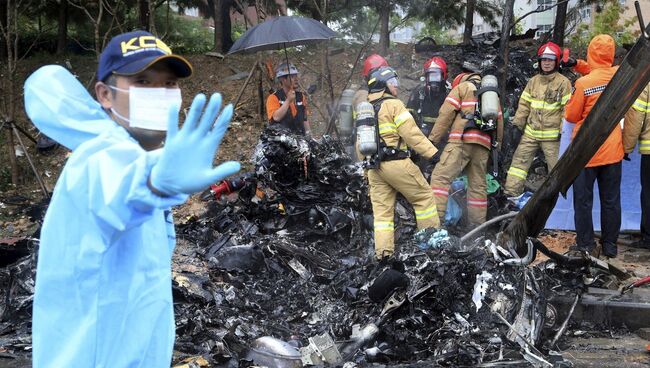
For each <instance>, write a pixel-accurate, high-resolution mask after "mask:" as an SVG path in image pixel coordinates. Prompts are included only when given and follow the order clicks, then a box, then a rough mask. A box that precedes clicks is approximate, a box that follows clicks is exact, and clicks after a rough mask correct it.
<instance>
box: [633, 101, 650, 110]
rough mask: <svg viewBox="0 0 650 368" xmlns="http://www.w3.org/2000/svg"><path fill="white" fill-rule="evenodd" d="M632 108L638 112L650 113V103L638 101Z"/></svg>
mask: <svg viewBox="0 0 650 368" xmlns="http://www.w3.org/2000/svg"><path fill="white" fill-rule="evenodd" d="M632 108H633V109H634V110H636V111H638V112H650V103H649V102H646V101H643V100H641V99H637V100H636V101H634V105H632Z"/></svg>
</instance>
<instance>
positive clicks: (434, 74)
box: [426, 68, 443, 83]
mask: <svg viewBox="0 0 650 368" xmlns="http://www.w3.org/2000/svg"><path fill="white" fill-rule="evenodd" d="M442 79H443V76H442V70H441V69H440V68H429V70H427V75H426V81H427V83H435V82H441V81H442Z"/></svg>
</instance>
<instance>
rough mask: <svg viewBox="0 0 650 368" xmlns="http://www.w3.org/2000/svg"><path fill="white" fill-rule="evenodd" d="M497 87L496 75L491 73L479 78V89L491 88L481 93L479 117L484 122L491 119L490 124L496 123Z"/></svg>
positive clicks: (497, 114)
mask: <svg viewBox="0 0 650 368" xmlns="http://www.w3.org/2000/svg"><path fill="white" fill-rule="evenodd" d="M498 87H499V84H498V82H497V77H495V76H493V75H486V76H484V77H483V78H482V79H481V89H485V88H490V89H491V90H487V91H484V92H483V93H482V94H481V118H482V120H483V122H484V123H488V122H489V121H492V124H496V121H497V117H498V116H499V95H498V94H497V92H496V89H497V88H498Z"/></svg>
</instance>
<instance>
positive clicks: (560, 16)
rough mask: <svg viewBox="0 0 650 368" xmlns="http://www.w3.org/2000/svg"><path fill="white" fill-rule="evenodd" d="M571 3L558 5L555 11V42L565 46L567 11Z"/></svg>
mask: <svg viewBox="0 0 650 368" xmlns="http://www.w3.org/2000/svg"><path fill="white" fill-rule="evenodd" d="M568 5H569V2H568V1H567V2H563V3H560V4H558V6H557V8H556V9H555V25H553V42H555V43H557V44H558V45H560V47H562V46H564V31H565V28H566V11H567V6H568Z"/></svg>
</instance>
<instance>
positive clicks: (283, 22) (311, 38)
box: [228, 16, 338, 65]
mask: <svg viewBox="0 0 650 368" xmlns="http://www.w3.org/2000/svg"><path fill="white" fill-rule="evenodd" d="M336 36H338V34H337V33H336V32H334V31H332V30H331V29H329V28H328V27H327V26H326V25H324V24H323V23H321V22H319V21H317V20H315V19H311V18H304V17H293V16H291V17H274V18H271V19H269V20H267V21H265V22H263V23H260V24H258V25H256V26H255V27H253V28H251V29H249V30H248V31H246V33H244V34H243V35H242V36H241V37H239V39H237V41H235V44H234V45H232V47H231V48H230V51H229V52H228V53H229V54H234V53H237V52H257V51H262V50H277V49H280V48H284V55H285V57H286V58H287V65H288V64H289V55H288V54H287V47H291V46H297V45H306V44H310V43H316V42H320V41H325V40H329V39H330V38H332V37H336Z"/></svg>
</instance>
